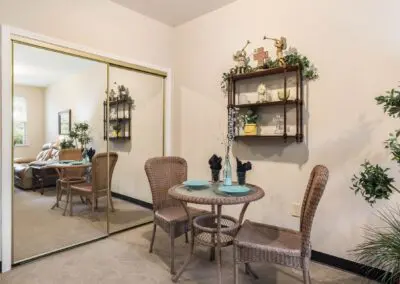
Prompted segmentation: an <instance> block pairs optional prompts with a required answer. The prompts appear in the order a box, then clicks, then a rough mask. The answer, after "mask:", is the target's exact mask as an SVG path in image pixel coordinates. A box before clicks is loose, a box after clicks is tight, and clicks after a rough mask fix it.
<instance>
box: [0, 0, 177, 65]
mask: <svg viewBox="0 0 400 284" xmlns="http://www.w3.org/2000/svg"><path fill="white" fill-rule="evenodd" d="M0 23H1V24H7V25H11V26H13V27H18V28H22V29H25V30H28V31H31V32H36V33H40V34H44V35H46V36H50V37H56V38H60V39H62V40H66V41H69V42H73V43H77V44H81V45H84V46H88V47H92V48H94V49H96V50H99V51H104V52H109V53H112V54H116V55H118V56H123V57H128V58H132V59H136V60H139V61H142V62H146V63H152V64H156V65H159V66H163V67H170V66H171V65H172V64H171V63H172V56H171V52H172V31H173V29H172V28H171V27H169V26H167V25H164V24H161V23H159V22H157V21H155V20H152V19H150V18H147V17H145V16H143V15H141V14H139V13H136V12H133V11H131V10H129V9H126V8H124V7H122V6H120V5H118V4H116V3H114V2H112V1H108V0H68V1H65V0H35V1H26V0H0Z"/></svg>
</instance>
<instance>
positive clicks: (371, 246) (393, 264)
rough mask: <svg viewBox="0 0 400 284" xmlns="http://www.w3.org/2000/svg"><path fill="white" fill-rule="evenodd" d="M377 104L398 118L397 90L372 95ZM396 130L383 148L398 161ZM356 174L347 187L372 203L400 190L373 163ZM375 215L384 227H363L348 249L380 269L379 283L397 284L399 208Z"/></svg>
mask: <svg viewBox="0 0 400 284" xmlns="http://www.w3.org/2000/svg"><path fill="white" fill-rule="evenodd" d="M376 101H377V103H378V104H380V105H383V109H384V111H385V113H387V114H388V115H389V116H390V117H395V118H399V117H400V91H399V90H396V89H392V90H390V91H387V93H386V95H384V96H379V97H377V98H376ZM399 136H400V131H399V130H397V131H396V133H395V134H390V136H389V139H388V140H386V141H385V148H387V149H389V150H390V152H391V155H392V160H394V161H396V162H397V163H400V144H399V143H398V140H397V138H398V137H399ZM361 167H362V170H361V172H360V173H359V175H354V176H353V178H352V186H351V189H352V190H354V192H355V194H358V193H360V194H361V195H362V196H363V197H364V199H365V200H366V201H367V202H368V203H369V204H370V205H371V206H372V205H373V204H375V203H376V201H377V200H379V199H389V198H390V196H391V195H392V194H393V193H395V192H400V191H399V190H398V189H397V188H396V187H395V186H394V182H395V180H394V178H392V177H389V175H388V171H389V168H382V167H381V166H380V165H373V164H371V163H370V162H369V161H366V162H365V163H364V164H362V165H361ZM377 215H378V217H379V218H380V219H381V220H382V221H383V223H384V224H385V226H384V227H380V228H374V227H371V226H366V227H365V228H364V241H363V242H362V243H361V244H359V245H358V246H357V247H356V248H355V249H353V250H352V251H351V252H352V253H353V255H354V256H355V257H356V259H357V261H359V262H360V263H363V264H364V265H367V266H369V267H372V268H378V269H381V270H383V271H384V273H383V274H382V276H381V279H380V280H381V281H382V283H399V284H400V207H399V205H397V207H388V208H386V209H384V210H381V211H378V213H377Z"/></svg>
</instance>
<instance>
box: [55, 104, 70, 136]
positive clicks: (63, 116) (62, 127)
mask: <svg viewBox="0 0 400 284" xmlns="http://www.w3.org/2000/svg"><path fill="white" fill-rule="evenodd" d="M70 132H71V110H70V109H68V110H64V111H60V112H59V113H58V134H59V135H69V133H70Z"/></svg>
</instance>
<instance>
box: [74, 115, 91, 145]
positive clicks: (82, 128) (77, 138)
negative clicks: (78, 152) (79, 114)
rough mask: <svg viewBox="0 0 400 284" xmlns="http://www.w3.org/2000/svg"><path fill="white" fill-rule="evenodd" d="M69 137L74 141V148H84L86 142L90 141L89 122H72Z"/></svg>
mask: <svg viewBox="0 0 400 284" xmlns="http://www.w3.org/2000/svg"><path fill="white" fill-rule="evenodd" d="M69 137H70V139H72V140H73V141H74V143H75V146H76V148H78V147H80V148H81V149H82V150H84V149H86V146H87V144H89V142H90V141H92V138H91V137H90V136H89V124H88V123H87V122H78V123H74V127H73V128H72V130H71V131H70V133H69Z"/></svg>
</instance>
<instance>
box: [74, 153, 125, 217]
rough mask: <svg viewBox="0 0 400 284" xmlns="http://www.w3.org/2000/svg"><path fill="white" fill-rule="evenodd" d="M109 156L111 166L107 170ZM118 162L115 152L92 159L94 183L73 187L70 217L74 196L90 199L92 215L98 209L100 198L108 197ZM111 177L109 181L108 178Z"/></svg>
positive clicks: (95, 156)
mask: <svg viewBox="0 0 400 284" xmlns="http://www.w3.org/2000/svg"><path fill="white" fill-rule="evenodd" d="M107 156H109V158H108V159H109V164H108V168H107ZM117 161H118V154H117V153H115V152H110V153H109V154H107V153H99V154H96V155H94V157H93V158H92V180H91V181H92V182H91V183H80V184H75V185H71V195H70V206H71V207H70V215H71V216H72V196H73V195H74V194H77V195H80V196H85V197H86V198H89V200H90V202H91V205H92V206H91V207H92V213H93V212H94V209H95V208H97V200H98V198H100V197H104V196H108V190H109V189H110V188H111V180H112V175H113V172H114V168H115V165H116V164H117ZM108 177H109V180H107V178H108ZM109 201H110V205H111V210H112V211H114V205H113V202H112V198H111V193H110V195H109Z"/></svg>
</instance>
